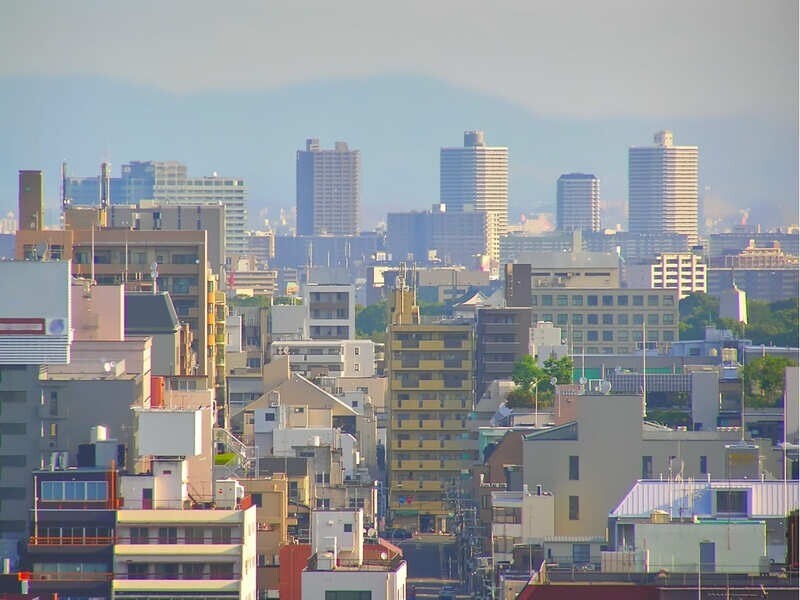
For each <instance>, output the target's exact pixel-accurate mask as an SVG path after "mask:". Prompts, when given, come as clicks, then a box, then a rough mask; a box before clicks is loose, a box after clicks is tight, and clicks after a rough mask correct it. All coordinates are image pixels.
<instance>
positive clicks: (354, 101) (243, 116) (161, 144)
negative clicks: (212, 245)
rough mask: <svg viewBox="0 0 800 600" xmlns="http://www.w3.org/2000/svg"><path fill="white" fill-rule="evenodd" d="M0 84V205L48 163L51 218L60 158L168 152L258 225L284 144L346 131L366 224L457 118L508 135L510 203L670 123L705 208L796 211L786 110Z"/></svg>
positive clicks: (433, 153)
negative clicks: (687, 112)
mask: <svg viewBox="0 0 800 600" xmlns="http://www.w3.org/2000/svg"><path fill="white" fill-rule="evenodd" d="M209 77H213V73H212V74H209ZM543 85H545V82H543ZM0 90H2V92H3V93H2V94H0V139H2V143H1V144H0V161H1V162H2V164H3V165H4V168H3V170H2V177H0V211H2V213H3V214H5V213H6V212H8V211H9V210H14V211H16V197H17V175H16V174H17V171H18V170H19V169H35V168H42V169H45V171H46V190H45V191H46V195H47V202H48V207H47V208H48V220H49V221H53V219H54V218H57V209H58V206H57V199H58V169H59V165H60V163H61V161H62V160H67V162H68V164H69V171H70V174H73V175H80V176H86V175H94V174H96V173H97V171H98V168H99V167H98V166H99V163H100V161H101V160H105V159H108V160H111V162H112V164H113V172H114V175H115V176H116V175H117V174H118V173H119V166H120V164H122V163H124V162H128V161H131V160H148V159H152V160H172V159H174V160H179V161H181V162H184V163H186V164H187V165H188V166H189V173H190V175H198V176H199V175H204V174H210V173H211V172H213V171H217V172H219V173H220V174H223V175H226V176H236V177H243V178H245V180H246V181H247V184H248V186H249V192H250V194H249V205H250V206H249V211H250V217H251V218H250V222H251V225H252V226H255V225H257V224H259V220H258V217H257V215H258V213H259V211H260V210H261V209H263V208H268V209H269V213H268V216H269V217H271V218H275V217H277V210H278V208H280V207H284V208H289V207H292V206H293V205H294V195H295V189H294V188H295V165H294V161H295V151H296V150H298V149H300V148H301V147H303V146H304V141H305V139H306V138H307V137H318V138H320V141H321V144H322V145H323V147H329V146H332V145H333V142H334V141H335V140H345V141H347V142H348V143H349V145H350V147H351V148H357V149H360V150H361V153H362V226H363V227H364V228H366V229H369V228H371V227H372V226H373V225H374V224H375V223H376V222H377V221H378V220H383V219H384V218H385V213H386V212H387V211H391V210H409V209H420V210H422V209H425V208H428V207H429V206H430V205H431V204H432V203H434V202H436V201H437V197H438V192H439V148H440V147H442V146H458V145H461V143H462V133H463V131H464V130H466V129H483V130H484V131H485V133H486V140H487V143H488V144H489V145H497V146H508V147H509V155H510V204H511V212H512V218H516V216H517V215H518V214H519V213H526V214H528V215H530V214H532V213H536V212H538V211H552V210H554V205H555V188H556V179H557V178H558V176H559V175H560V174H562V173H567V172H573V171H580V172H589V173H594V174H595V175H597V176H598V177H599V178H600V193H601V198H603V199H611V200H617V201H619V200H623V199H625V198H626V197H627V148H628V146H630V145H644V144H649V143H651V141H652V135H653V133H654V132H655V131H657V130H659V129H671V130H672V131H673V132H674V133H675V140H676V143H677V144H686V145H697V146H699V147H700V173H701V174H700V177H701V186H711V187H712V189H713V196H714V197H715V198H717V205H718V208H721V209H726V210H729V211H730V212H731V213H735V212H736V211H737V209H740V208H741V209H745V208H749V209H751V211H750V215H751V217H750V219H751V221H752V222H761V223H763V224H765V225H768V226H772V225H782V224H783V225H785V224H787V223H791V222H796V221H797V206H798V194H797V179H798V174H797V169H798V168H797V165H798V152H797V122H796V121H795V122H794V123H790V124H786V123H776V122H772V121H771V120H770V119H768V118H763V117H758V116H756V115H741V116H739V117H728V118H720V119H707V118H706V119H695V118H687V117H681V116H670V115H663V116H660V117H652V118H641V117H636V118H629V119H626V118H586V119H578V118H564V117H549V116H546V115H537V114H532V113H531V112H530V111H528V110H526V109H524V108H521V107H518V106H515V105H513V104H510V103H508V102H506V101H504V100H500V99H497V98H493V97H490V96H486V95H482V94H478V93H475V92H471V91H466V90H463V89H459V88H457V87H454V86H451V85H448V84H446V83H443V82H441V81H437V80H434V79H429V78H421V77H412V76H392V77H389V76H385V77H374V78H369V79H362V80H353V81H329V82H319V83H308V84H303V85H296V86H291V87H286V88H281V89H275V90H264V91H258V92H250V91H247V92H238V91H236V90H229V91H224V92H203V93H196V94H186V95H180V94H171V93H168V92H164V91H161V90H156V89H152V88H147V87H143V86H137V85H133V84H129V83H123V82H120V81H115V80H109V79H101V78H89V77H86V78H80V77H65V78H47V77H6V78H0ZM112 201H113V199H112ZM605 224H606V223H605V222H604V225H605Z"/></svg>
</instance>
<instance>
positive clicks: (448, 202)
mask: <svg viewBox="0 0 800 600" xmlns="http://www.w3.org/2000/svg"><path fill="white" fill-rule="evenodd" d="M440 160H441V162H440V171H439V197H440V201H441V202H442V203H443V204H445V206H446V207H447V211H448V212H450V211H453V212H457V211H470V210H474V211H481V212H485V213H487V215H488V217H489V218H488V223H487V228H486V229H487V232H486V236H487V247H488V248H489V256H490V258H491V260H492V262H493V263H495V264H497V263H498V262H499V260H500V238H501V237H502V236H504V235H505V234H506V231H507V230H508V148H506V147H499V146H487V145H486V142H485V140H484V137H483V131H465V132H464V147H463V148H458V147H457V148H442V149H441V154H440Z"/></svg>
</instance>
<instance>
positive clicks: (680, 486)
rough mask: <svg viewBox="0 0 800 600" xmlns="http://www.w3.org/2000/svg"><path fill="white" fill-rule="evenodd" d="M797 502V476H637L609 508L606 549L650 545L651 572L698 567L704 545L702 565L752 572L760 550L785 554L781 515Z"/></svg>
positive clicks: (775, 556) (799, 496)
mask: <svg viewBox="0 0 800 600" xmlns="http://www.w3.org/2000/svg"><path fill="white" fill-rule="evenodd" d="M799 501H800V488H798V486H797V482H796V481H788V482H783V481H761V480H744V479H729V480H728V479H726V480H699V481H698V480H678V481H675V480H665V481H638V482H637V483H636V485H634V486H633V488H632V489H631V490H630V491H629V493H628V494H627V495H626V496H625V497H624V498H623V499H622V501H621V502H620V503H619V505H618V506H617V507H616V508H615V509H614V510H613V511H611V513H610V516H609V521H608V523H609V527H608V532H609V542H610V544H609V547H610V548H611V550H613V551H618V552H631V551H648V552H649V558H648V559H647V563H648V565H649V567H648V569H647V570H650V571H658V570H660V569H666V570H673V571H675V570H678V569H686V570H687V571H688V572H696V571H697V563H698V560H699V556H700V554H699V553H700V552H701V549H700V545H701V543H707V544H710V545H708V546H705V549H704V550H702V551H703V552H704V553H705V554H704V555H705V557H706V558H705V559H704V562H705V563H708V564H707V568H708V569H710V570H716V571H718V572H744V573H752V572H757V570H758V564H759V559H760V558H761V557H762V556H767V557H768V558H769V559H771V560H773V561H775V562H777V563H782V562H783V561H784V560H785V557H786V517H787V515H788V514H789V513H790V512H791V511H793V510H797V508H798V502H799ZM712 546H713V548H712ZM712 557H715V558H714V559H713V560H712ZM711 566H713V567H714V568H713V569H711Z"/></svg>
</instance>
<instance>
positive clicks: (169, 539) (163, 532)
mask: <svg viewBox="0 0 800 600" xmlns="http://www.w3.org/2000/svg"><path fill="white" fill-rule="evenodd" d="M158 543H159V544H177V543H178V528H177V527H159V528H158Z"/></svg>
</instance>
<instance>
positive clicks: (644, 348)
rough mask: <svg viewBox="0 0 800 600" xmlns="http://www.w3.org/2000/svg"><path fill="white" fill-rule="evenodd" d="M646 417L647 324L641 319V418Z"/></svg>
mask: <svg viewBox="0 0 800 600" xmlns="http://www.w3.org/2000/svg"><path fill="white" fill-rule="evenodd" d="M644 417H647V325H645V322H644V319H642V418H644Z"/></svg>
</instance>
